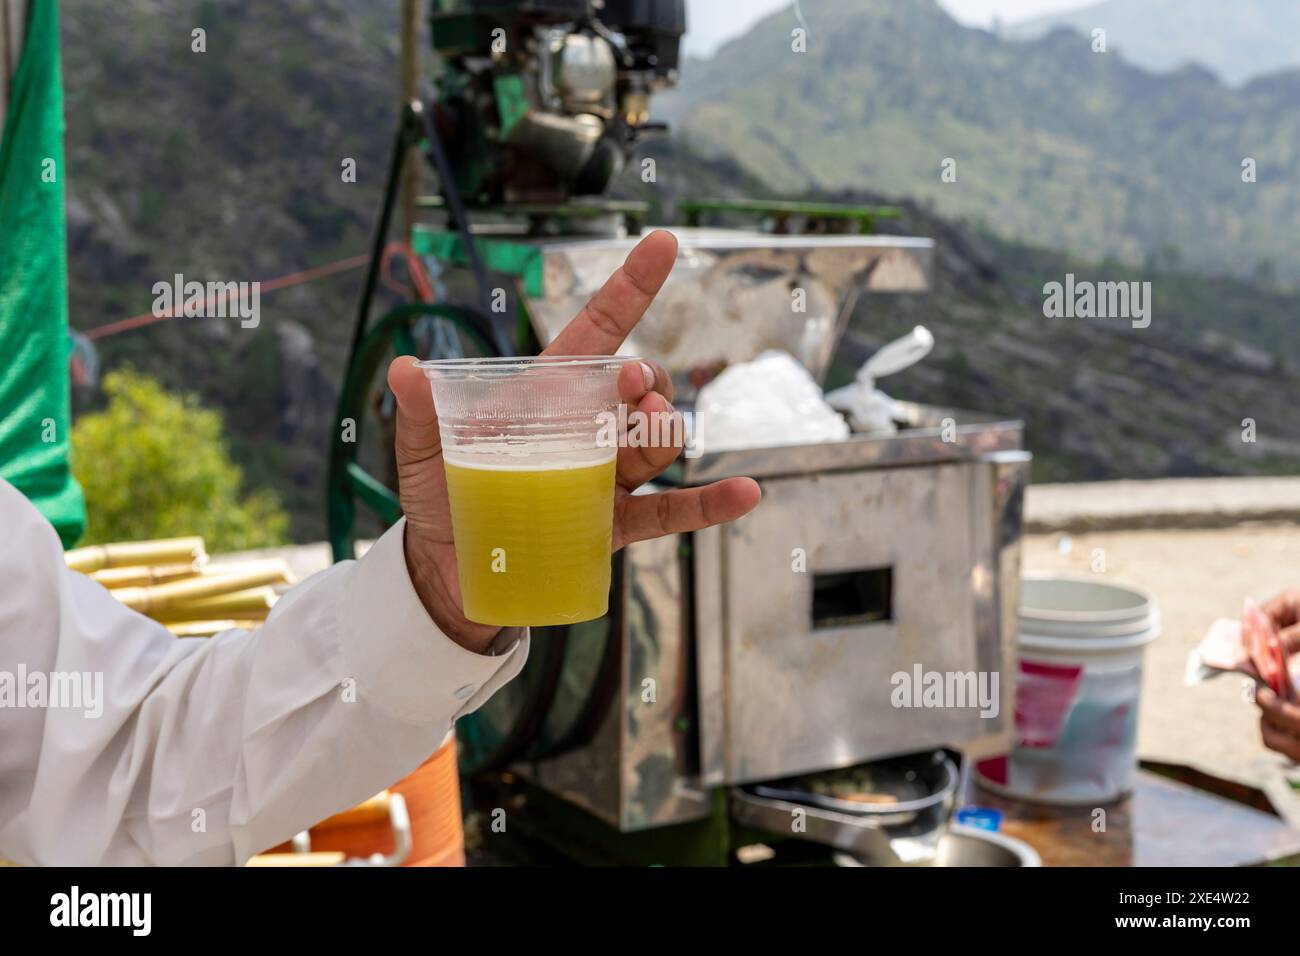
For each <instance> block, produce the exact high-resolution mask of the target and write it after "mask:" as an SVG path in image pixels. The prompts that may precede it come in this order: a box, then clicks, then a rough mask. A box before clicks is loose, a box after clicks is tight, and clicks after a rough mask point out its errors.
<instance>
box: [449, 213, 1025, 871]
mask: <svg viewBox="0 0 1300 956" xmlns="http://www.w3.org/2000/svg"><path fill="white" fill-rule="evenodd" d="M674 232H676V234H677V237H678V240H679V244H680V254H679V259H678V264H677V266H676V268H675V269H674V271H673V273H672V276H671V277H670V278H669V280H668V283H667V285H666V286H665V288H664V289H663V290H662V291H661V293H660V294H659V296H658V298H657V299H656V300H655V302H654V304H653V305H652V306H651V308H650V311H649V313H648V314H647V316H646V317H645V318H644V319H642V321H641V323H640V324H639V325H638V327H637V329H636V330H635V332H634V334H633V336H632V338H630V339H629V341H628V343H627V345H626V348H625V351H626V352H627V353H628V354H637V355H641V356H645V357H649V358H653V359H655V360H657V361H659V362H661V363H663V364H664V365H665V366H666V367H667V368H668V369H669V371H670V372H671V373H672V374H673V376H674V379H675V381H676V383H677V385H678V405H679V406H685V407H687V408H689V406H690V402H691V399H692V396H693V394H694V389H695V385H696V384H697V383H698V382H699V381H701V380H702V379H703V378H704V377H706V375H707V374H708V370H713V369H717V368H719V367H721V366H723V365H725V364H729V363H734V362H740V361H745V360H747V359H750V358H753V357H754V356H755V355H757V354H758V353H759V352H761V351H763V350H765V349H770V348H780V349H785V350H787V351H789V352H790V353H792V354H793V355H795V356H796V357H797V358H799V360H800V361H801V362H802V363H803V364H804V365H805V366H806V367H807V369H808V370H809V372H810V373H812V375H813V376H814V377H815V378H818V379H820V378H821V377H822V376H823V375H824V374H825V372H826V370H827V368H828V366H829V364H830V362H831V357H832V355H833V353H834V350H835V347H836V345H837V344H838V342H839V340H840V338H841V336H842V334H843V332H844V329H845V326H846V323H847V322H848V319H849V314H850V312H851V311H852V310H853V308H854V307H855V305H856V304H857V302H858V300H859V298H860V297H861V296H863V295H868V296H869V295H872V294H883V293H904V292H920V291H924V290H925V289H926V288H927V286H928V283H929V276H930V272H931V256H932V251H933V250H932V244H931V243H930V241H929V240H923V239H912V238H899V237H893V236H864V235H820V236H780V235H772V234H767V233H757V232H743V231H740V230H722V229H689V228H688V229H677V230H674ZM634 241H635V237H615V238H576V239H567V240H558V239H557V240H540V241H532V242H530V243H529V249H530V252H529V256H530V257H531V264H530V265H529V267H528V268H527V269H526V270H525V272H526V273H527V274H529V275H531V277H532V280H533V281H532V282H531V284H530V282H529V281H527V280H525V281H523V282H520V283H517V284H516V285H517V287H518V288H520V289H521V290H524V291H523V294H524V297H525V298H526V300H527V301H526V302H525V303H523V305H524V306H525V311H526V314H527V315H528V316H530V317H531V322H532V325H533V330H534V332H535V333H536V335H537V338H538V340H539V341H540V343H541V344H543V345H544V344H545V343H546V342H547V341H549V340H550V339H551V338H552V337H553V336H554V335H555V334H556V333H557V332H558V330H559V329H561V328H562V327H563V326H564V324H565V323H566V322H568V321H569V319H570V318H572V316H573V315H574V314H576V313H577V311H578V310H579V309H580V308H581V306H582V304H583V303H584V302H585V301H586V300H587V298H589V296H590V295H591V293H593V292H594V291H595V290H596V288H597V287H598V286H599V285H600V284H601V283H602V282H603V281H604V279H605V278H606V277H607V276H608V275H609V274H610V273H611V272H612V271H613V270H614V269H615V268H617V266H618V264H619V263H621V261H622V259H623V257H624V256H625V255H626V253H627V251H628V250H629V249H630V248H631V246H632V245H633V243H634ZM517 259H518V257H517V256H516V257H513V258H511V260H510V261H517ZM794 289H799V290H802V291H803V292H804V294H805V295H804V302H805V304H806V310H805V311H803V312H796V311H793V310H792V309H791V307H790V302H791V290H794ZM901 407H902V409H903V414H904V418H905V420H903V421H900V422H899V423H898V426H899V427H898V431H897V433H896V434H894V435H889V436H883V437H872V436H868V435H856V434H855V435H851V436H850V437H848V438H847V439H846V440H843V441H835V442H828V443H819V444H800V445H773V446H771V447H757V448H745V449H737V450H728V451H714V452H710V451H708V450H705V451H704V453H703V454H701V455H699V456H698V457H694V458H686V459H683V461H682V464H681V468H680V471H679V472H678V473H676V474H674V475H673V476H672V477H671V481H672V482H674V483H677V484H680V485H683V486H688V485H695V484H703V483H707V482H710V481H714V480H716V479H718V478H723V477H727V476H732V475H747V476H750V477H752V478H755V479H756V480H758V481H759V483H760V485H761V486H762V491H763V500H762V502H761V503H760V505H759V506H758V508H757V509H756V510H755V511H754V512H753V513H752V514H750V515H748V516H746V517H745V518H743V519H741V520H740V521H737V522H735V523H733V524H730V525H726V526H724V527H720V528H710V529H708V530H706V531H702V532H697V533H695V534H693V535H674V536H669V537H666V538H661V539H658V540H654V541H645V542H640V543H637V544H633V545H631V546H630V547H628V548H626V549H625V550H624V552H623V553H622V554H621V555H620V556H619V560H618V563H617V566H616V574H615V576H614V580H615V584H614V588H613V594H612V596H611V611H610V614H609V615H608V617H607V618H605V619H603V620H601V621H597V622H592V623H590V624H585V625H576V626H573V627H570V628H563V629H550V628H548V629H542V630H541V631H539V633H538V634H537V635H536V636H535V637H534V640H533V651H532V654H533V658H532V659H531V660H530V661H529V664H528V665H527V668H526V670H525V673H524V675H522V677H521V679H520V680H519V681H518V682H517V685H512V686H510V687H507V688H506V689H505V690H503V691H502V692H501V693H500V694H499V695H498V697H497V698H494V699H493V701H490V702H489V703H488V704H487V705H486V707H485V708H484V709H483V710H481V711H479V712H478V713H476V714H474V715H471V716H470V717H469V718H467V719H466V720H464V721H462V722H461V725H460V736H461V740H462V754H463V762H464V764H465V767H466V769H467V770H469V771H471V772H475V771H480V772H481V771H493V772H495V773H496V774H498V776H499V780H501V781H504V782H505V783H506V784H508V785H510V786H511V787H513V788H515V789H516V790H518V791H519V792H520V793H521V794H525V796H522V797H520V799H522V800H523V802H524V804H526V805H527V806H528V807H530V810H529V811H528V812H526V813H524V814H523V815H522V816H523V818H524V819H525V820H527V819H528V817H529V816H530V814H536V815H538V816H541V815H543V809H542V807H543V806H544V807H545V808H546V809H545V815H547V822H545V823H540V824H538V825H537V826H536V827H535V829H536V830H537V835H538V836H539V837H541V838H543V839H546V838H547V837H548V835H549V836H550V837H551V838H552V839H554V840H555V841H556V842H557V843H562V844H564V845H565V846H567V847H570V848H572V847H573V846H575V845H576V844H578V843H584V842H590V843H593V844H603V845H605V846H607V847H608V845H610V844H611V843H612V844H618V843H620V842H621V839H622V837H627V836H630V835H632V834H637V833H641V834H643V835H644V834H652V833H653V832H655V831H660V832H667V831H668V830H674V832H676V830H677V829H679V828H676V825H680V824H687V823H695V824H697V826H696V827H694V828H691V829H690V830H689V832H690V833H695V834H697V835H696V836H695V837H693V838H691V840H688V841H687V842H688V843H694V844H695V846H694V848H693V849H692V848H685V849H683V851H682V853H683V854H684V855H682V854H676V853H665V854H664V856H663V857H655V856H654V854H653V853H652V854H651V856H650V857H649V858H650V859H659V861H660V862H671V861H672V860H673V859H674V858H679V859H690V860H698V859H699V857H698V856H697V855H695V852H694V851H695V850H697V849H698V844H699V843H700V842H701V841H702V842H703V843H705V844H707V845H709V846H713V847H717V846H721V845H723V844H734V843H736V842H737V839H738V838H737V836H736V834H734V833H733V834H730V835H728V836H727V837H726V838H725V839H724V838H720V837H719V836H718V830H719V828H727V827H730V828H731V829H734V830H736V831H737V833H743V834H744V837H743V839H745V840H753V839H760V838H761V835H762V834H763V833H764V832H766V833H768V834H769V835H771V836H772V837H784V838H790V837H791V836H794V837H796V838H799V839H805V840H814V841H817V842H820V843H824V844H826V845H828V846H830V847H834V848H837V849H840V850H847V851H850V852H853V853H857V854H859V855H860V856H864V857H867V858H871V857H873V856H880V855H882V854H885V855H887V854H888V847H887V845H886V844H885V843H882V839H881V834H882V832H883V833H886V834H889V835H894V834H896V833H905V834H914V831H915V829H916V824H917V820H918V815H917V814H909V813H908V812H907V800H906V799H903V800H901V801H899V802H897V803H892V804H891V805H890V806H889V807H888V808H886V809H889V810H891V811H892V813H887V814H884V815H881V814H875V815H872V814H853V813H843V812H840V811H841V810H842V809H843V808H842V807H838V806H837V804H836V801H834V800H830V801H827V800H822V801H816V800H812V801H807V802H804V803H802V804H798V801H796V802H795V804H792V803H791V800H790V799H789V793H788V792H786V791H782V790H780V788H779V787H778V788H777V789H775V790H773V789H772V787H771V786H769V787H768V788H767V790H766V792H767V793H769V796H764V792H765V790H764V787H763V786H761V785H762V784H768V785H771V784H773V782H774V781H775V782H779V781H787V782H788V781H790V780H791V779H792V778H807V777H808V776H809V775H816V774H818V773H821V772H826V771H835V770H842V769H844V768H852V767H856V766H863V765H870V764H872V763H873V762H876V761H880V760H881V759H882V758H895V757H899V756H901V755H923V756H926V755H932V754H936V753H939V752H946V753H948V754H950V755H952V757H953V761H954V763H955V764H956V765H958V766H960V764H961V758H962V757H963V756H964V757H967V758H973V757H979V756H983V755H987V754H991V753H994V752H997V751H1000V750H1003V749H1005V748H1006V746H1007V744H1008V740H1009V728H1010V727H1011V722H1012V695H1013V690H1014V687H1013V684H1014V680H1013V678H1012V675H1013V673H1014V666H1013V665H1014V621H1015V614H1016V608H1017V600H1018V581H1019V555H1020V536H1021V525H1022V521H1021V504H1022V500H1023V491H1024V484H1025V481H1026V478H1027V470H1028V461H1029V456H1028V455H1027V454H1026V453H1025V452H1024V451H1022V450H1021V449H1022V427H1021V424H1020V423H1019V422H1015V421H1005V420H1000V419H998V418H996V417H990V416H984V415H977V414H971V413H963V412H960V411H954V410H949V409H942V408H935V407H929V406H924V405H916V404H906V403H904V404H903V405H902V406H901ZM930 672H938V673H941V674H967V675H978V674H984V675H990V674H996V675H999V676H1000V677H1002V678H1004V679H1001V680H999V683H998V692H999V703H998V705H997V706H996V708H993V709H995V710H996V713H995V714H993V713H989V710H990V709H988V708H986V709H985V711H984V713H983V715H982V713H981V710H980V709H979V708H978V707H975V706H950V704H951V703H952V702H951V701H949V702H947V704H948V705H944V706H937V707H926V706H921V707H916V706H910V705H909V706H896V705H895V704H896V701H895V699H894V691H895V689H896V686H897V684H898V683H899V681H900V680H901V679H900V678H897V677H896V675H900V674H902V675H907V679H908V680H911V679H913V678H914V677H916V676H918V675H919V674H924V673H930ZM904 703H907V704H911V703H914V701H913V700H912V699H911V698H910V697H909V698H906V699H905V700H904ZM968 703H969V702H968ZM936 759H938V758H936ZM940 762H941V763H942V762H943V761H942V760H941V761H940ZM923 763H924V761H923ZM909 774H910V778H915V777H916V773H914V772H912V771H909ZM921 775H922V776H924V773H922V774H921ZM939 776H940V778H942V776H943V774H942V773H940V774H939ZM910 778H909V779H910ZM950 782H951V781H944V780H943V779H939V780H938V781H937V782H936V783H935V786H934V788H933V789H936V790H942V789H943V788H944V787H945V786H947V784H948V783H950ZM756 785H760V786H756ZM786 786H787V790H788V787H789V786H790V784H788V783H787V785H786ZM772 793H781V794H782V797H783V798H778V797H773V796H770V794H772ZM927 793H928V792H927ZM927 793H920V791H918V794H919V795H920V796H926V795H927ZM557 804H560V805H564V806H565V807H567V808H568V809H569V810H573V811H576V814H575V813H566V812H563V811H559V812H558V815H557ZM940 804H941V805H943V801H940ZM796 805H797V806H799V807H802V812H803V813H804V814H805V818H804V820H803V823H804V828H803V829H802V830H795V831H793V833H792V831H791V820H792V807H793V806H796ZM946 806H947V807H948V808H949V809H950V806H951V804H950V801H949V802H948V803H947V804H946ZM832 807H835V809H832ZM900 807H901V809H900ZM583 817H588V818H590V819H591V820H592V821H593V822H594V821H599V826H596V827H595V829H594V831H590V832H587V833H586V834H583V833H582V830H583V829H584V828H583V826H582V825H581V820H582V818H583ZM941 817H942V815H940V817H931V816H926V817H925V819H926V820H928V821H929V822H928V823H927V824H926V825H927V826H929V827H931V828H932V829H933V831H934V834H935V835H936V836H937V832H938V829H939V828H941V827H942V825H943V822H944V821H943V819H942V818H941ZM561 818H564V819H561ZM575 821H577V822H576V823H575ZM534 822H536V821H534ZM525 825H526V826H529V828H530V829H533V827H531V826H530V825H528V824H525ZM909 825H910V829H909ZM927 832H928V831H927ZM562 834H563V835H562ZM615 834H617V835H620V836H615ZM701 834H709V835H708V836H704V835H701ZM632 844H636V841H631V843H630V844H629V845H632ZM660 845H661V846H666V845H667V844H662V843H661V844H660ZM731 849H734V846H733V847H731ZM599 855H600V854H597V856H599ZM628 856H629V858H636V855H635V854H629V855H628ZM619 857H620V854H618V853H616V852H615V853H612V854H611V858H619ZM706 858H707V855H706ZM714 861H715V862H720V860H714ZM891 861H892V858H891Z"/></svg>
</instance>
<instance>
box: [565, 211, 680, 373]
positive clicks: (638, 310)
mask: <svg viewBox="0 0 1300 956" xmlns="http://www.w3.org/2000/svg"><path fill="white" fill-rule="evenodd" d="M676 258H677V238H676V237H675V236H674V235H673V234H672V233H671V232H666V231H665V230H663V229H657V230H655V231H654V232H652V233H650V235H648V236H646V237H645V238H644V239H642V240H641V241H640V242H638V243H637V244H636V246H635V247H634V248H633V249H632V251H631V252H629V253H628V254H627V259H625V260H624V261H623V264H622V265H621V266H619V268H618V270H617V271H616V272H615V273H614V274H613V275H612V276H610V277H609V279H608V280H606V282H605V284H604V285H603V286H601V287H600V291H599V292H597V293H596V294H595V295H593V296H592V297H591V301H590V302H588V303H587V304H586V305H585V306H583V307H582V311H581V312H579V313H578V314H577V316H575V317H574V319H573V321H572V322H570V323H569V324H568V325H566V326H565V327H564V329H563V330H562V331H561V332H560V334H559V335H557V336H556V337H555V341H553V342H552V343H551V344H550V345H548V346H547V347H546V348H545V349H544V350H543V351H542V354H543V355H613V354H614V353H615V352H616V351H618V347H619V346H620V345H622V344H623V340H624V339H626V338H627V336H628V333H629V332H631V331H632V329H633V327H635V326H636V324H637V322H638V321H639V320H640V318H641V316H642V315H644V314H645V310H646V309H647V308H648V307H649V305H650V302H651V301H652V300H653V299H654V297H655V293H657V292H658V291H659V289H660V288H661V287H662V286H663V284H664V280H665V279H667V278H668V273H669V272H670V271H672V268H673V260H675V259H676Z"/></svg>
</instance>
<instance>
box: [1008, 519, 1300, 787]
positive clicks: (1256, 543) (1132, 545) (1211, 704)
mask: <svg viewBox="0 0 1300 956" xmlns="http://www.w3.org/2000/svg"><path fill="white" fill-rule="evenodd" d="M1098 549H1100V552H1098ZM1102 560H1104V565H1103V564H1102V563H1101V562H1102ZM1094 562H1096V567H1098V568H1101V567H1104V570H1099V571H1094V570H1093V568H1094ZM1024 570H1025V572H1026V573H1033V572H1054V573H1060V572H1064V573H1068V574H1071V575H1078V576H1093V575H1094V574H1095V575H1097V576H1099V577H1102V578H1104V579H1107V580H1112V581H1114V582H1116V583H1120V584H1130V585H1135V586H1137V587H1140V588H1144V589H1145V590H1147V591H1149V592H1151V593H1152V594H1154V595H1155V597H1156V599H1157V601H1158V602H1159V605H1160V613H1161V617H1162V619H1163V632H1162V634H1161V636H1160V637H1159V638H1158V639H1157V640H1156V641H1155V642H1154V643H1153V644H1152V645H1150V647H1149V648H1148V649H1147V657H1146V670H1145V673H1144V676H1143V689H1142V704H1141V711H1140V716H1139V721H1138V749H1139V753H1140V755H1141V756H1142V757H1144V758H1148V759H1155V760H1164V761H1170V762H1176V763H1183V764H1188V765H1191V766H1193V767H1196V768H1198V769H1201V770H1204V771H1207V772H1209V773H1213V774H1215V775H1217V776H1221V777H1227V778H1230V779H1234V780H1239V781H1241V782H1243V783H1249V784H1252V785H1255V786H1260V785H1262V784H1264V783H1265V782H1266V781H1267V780H1269V779H1273V780H1276V779H1277V777H1278V774H1279V770H1280V768H1283V767H1288V766H1289V764H1288V762H1287V761H1285V760H1284V759H1283V758H1281V757H1279V756H1278V755H1276V754H1274V753H1272V752H1271V751H1269V750H1266V749H1265V748H1264V746H1263V745H1262V744H1261V743H1260V738H1259V726H1258V724H1259V718H1258V714H1259V712H1258V710H1257V709H1256V708H1255V706H1254V704H1252V703H1251V702H1250V698H1249V694H1248V690H1247V689H1248V685H1249V682H1248V681H1247V680H1246V679H1245V678H1244V677H1239V676H1238V675H1236V674H1226V675H1223V676H1221V677H1218V678H1216V679H1214V680H1212V681H1210V682H1208V683H1204V684H1200V685H1198V686H1195V687H1187V686H1185V685H1184V683H1183V672H1184V667H1185V665H1186V661H1187V652H1188V651H1189V650H1191V648H1192V647H1194V646H1195V645H1196V644H1197V643H1198V642H1199V641H1200V639H1201V638H1202V637H1203V636H1204V635H1205V632H1206V630H1207V629H1208V628H1209V626H1210V624H1211V622H1212V621H1214V619H1215V618H1218V617H1239V616H1240V614H1241V606H1242V601H1243V599H1244V598H1246V597H1247V596H1250V597H1253V598H1255V599H1256V600H1258V601H1264V600H1266V599H1268V598H1270V597H1272V596H1273V595H1274V594H1276V593H1277V592H1278V591H1281V590H1283V589H1285V588H1288V587H1300V527H1297V526H1296V525H1294V524H1255V525H1240V526H1237V527H1233V528H1226V529H1215V530H1160V531H1110V532H1096V533H1088V534H1077V535H1063V534H1060V533H1056V534H1039V535H1031V536H1028V537H1027V538H1026V539H1025V551H1024Z"/></svg>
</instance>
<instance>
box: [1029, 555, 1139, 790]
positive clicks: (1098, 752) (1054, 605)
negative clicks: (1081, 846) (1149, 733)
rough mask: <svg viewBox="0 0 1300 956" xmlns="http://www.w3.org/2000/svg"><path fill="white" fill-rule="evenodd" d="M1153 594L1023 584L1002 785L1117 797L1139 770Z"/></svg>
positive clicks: (1076, 582) (1082, 584) (1054, 581)
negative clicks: (1011, 729) (1010, 737)
mask: <svg viewBox="0 0 1300 956" xmlns="http://www.w3.org/2000/svg"><path fill="white" fill-rule="evenodd" d="M1159 634H1160V615H1159V611H1158V609H1157V608H1156V603H1155V600H1154V599H1153V598H1152V597H1151V596H1150V595H1149V594H1146V593H1145V592H1143V591H1139V590H1136V589H1134V588H1129V587H1122V586H1119V585H1114V584H1104V583H1102V582H1099V581H1091V580H1087V579H1076V578H1059V577H1026V578H1024V579H1023V580H1022V581H1021V591H1020V631H1019V637H1018V642H1017V643H1018V647H1019V663H1018V673H1017V676H1016V714H1015V740H1014V746H1013V748H1012V751H1011V754H1010V759H1009V760H1008V762H1007V770H1006V781H1005V783H1004V784H1003V787H1004V788H1005V790H1006V791H1007V792H1009V793H1011V794H1012V795H1014V796H1018V797H1022V798H1025V799H1030V800H1037V801H1040V802H1044V803H1054V804H1072V805H1077V804H1094V803H1104V802H1109V801H1112V800H1115V799H1118V798H1119V797H1121V796H1123V795H1124V794H1125V793H1127V792H1128V791H1129V790H1131V789H1132V786H1133V774H1134V771H1135V770H1136V768H1137V716H1138V704H1139V700H1140V695H1141V690H1142V661H1143V658H1144V656H1145V653H1146V646H1147V645H1148V644H1150V643H1151V642H1152V641H1153V640H1155V639H1156V637H1157V636H1159Z"/></svg>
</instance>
